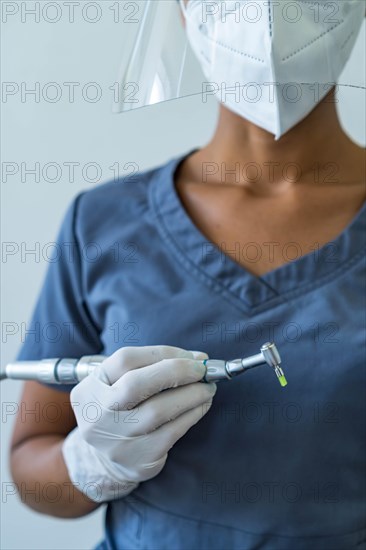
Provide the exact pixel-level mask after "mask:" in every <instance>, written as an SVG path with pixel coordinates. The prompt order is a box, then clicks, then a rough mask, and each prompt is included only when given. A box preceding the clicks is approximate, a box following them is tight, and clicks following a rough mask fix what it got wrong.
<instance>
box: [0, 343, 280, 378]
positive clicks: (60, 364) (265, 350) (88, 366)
mask: <svg viewBox="0 0 366 550" xmlns="http://www.w3.org/2000/svg"><path fill="white" fill-rule="evenodd" d="M105 359H106V356H104V355H91V356H84V357H82V358H81V359H69V358H65V359H59V358H58V359H43V360H41V361H17V362H15V363H10V364H9V365H7V366H6V369H5V376H4V378H11V379H15V380H36V381H38V382H43V383H46V384H65V385H66V384H77V383H78V382H81V380H83V379H84V378H85V377H86V376H88V375H89V374H90V373H91V372H92V371H93V369H94V368H95V367H96V366H98V365H100V364H101V363H102V362H103V361H104V360H105ZM203 363H204V365H205V366H206V374H205V376H204V378H203V379H202V382H219V381H221V380H231V379H232V378H234V377H235V376H238V375H239V374H242V373H244V372H246V371H247V370H250V369H252V368H254V367H258V366H261V365H266V364H267V365H270V366H271V367H272V368H273V370H274V372H275V373H276V375H277V378H278V379H279V380H280V381H281V378H282V379H284V375H283V371H282V369H281V368H280V366H279V365H280V363H281V358H280V355H279V353H278V350H277V348H276V346H275V344H274V343H273V342H267V343H266V344H264V345H263V346H262V347H261V349H260V353H258V354H256V355H252V356H250V357H246V358H244V359H234V360H232V361H224V360H220V359H205V360H204V361H203ZM281 385H285V384H282V383H281Z"/></svg>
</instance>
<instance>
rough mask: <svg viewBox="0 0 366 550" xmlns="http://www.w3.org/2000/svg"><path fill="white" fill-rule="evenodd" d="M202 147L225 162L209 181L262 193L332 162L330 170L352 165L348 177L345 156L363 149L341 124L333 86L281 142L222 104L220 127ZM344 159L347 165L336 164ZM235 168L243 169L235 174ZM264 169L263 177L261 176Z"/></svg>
mask: <svg viewBox="0 0 366 550" xmlns="http://www.w3.org/2000/svg"><path fill="white" fill-rule="evenodd" d="M202 151H204V156H205V158H207V159H208V158H209V159H210V161H211V162H212V161H214V163H215V164H217V165H219V166H220V167H221V169H220V170H218V171H217V173H216V175H213V176H212V178H211V179H208V180H207V181H208V182H210V183H232V184H239V185H245V186H246V187H253V188H255V191H256V192H258V193H262V192H264V193H267V192H269V188H271V193H273V192H276V193H277V192H281V191H284V190H286V189H288V188H289V186H291V185H294V184H295V183H299V182H307V183H309V182H311V181H312V180H313V181H314V178H315V172H314V170H321V169H322V167H323V169H324V167H327V170H328V174H329V173H330V171H331V168H330V165H329V163H331V164H333V165H334V169H335V171H337V173H338V174H339V171H341V172H345V173H347V170H348V177H349V164H350V163H349V162H348V161H347V160H346V159H348V157H349V156H350V157H352V158H354V155H355V153H357V154H360V152H361V150H360V149H359V148H358V147H357V146H356V145H355V144H354V143H353V142H352V141H351V140H349V139H348V137H347V136H346V134H345V133H344V132H343V130H342V128H341V126H340V123H339V120H338V115H337V110H336V99H335V94H334V89H333V90H332V91H331V92H330V93H329V94H328V95H327V96H326V97H325V98H324V99H323V100H322V101H321V102H320V103H319V104H318V105H317V106H316V108H315V109H314V110H313V111H312V112H311V113H310V114H309V115H308V116H307V117H306V118H305V119H304V120H303V121H302V122H300V123H299V124H297V125H296V126H295V127H294V128H292V129H291V130H290V131H288V132H287V133H286V134H285V135H284V136H282V137H281V138H280V139H279V140H277V141H275V139H274V136H273V134H270V133H269V132H267V131H266V130H263V129H262V128H260V127H258V126H255V125H254V124H252V123H251V122H249V121H247V120H245V119H243V118H242V117H240V116H239V115H237V114H235V113H233V112H232V111H230V110H229V109H227V108H226V107H225V106H224V105H222V104H221V105H220V116H219V121H218V125H217V128H216V132H215V134H214V136H213V138H212V140H211V141H210V143H209V144H208V145H207V146H206V147H205V148H204V150H202ZM342 159H343V160H342ZM343 161H344V162H343ZM340 162H343V164H342V166H339V164H337V163H340ZM238 163H239V164H240V169H239V167H238ZM316 165H318V166H316ZM337 166H338V169H337ZM223 167H225V168H223ZM236 167H237V168H238V173H237V174H236V175H235V176H234V175H233V174H231V175H230V171H233V170H235V171H236ZM223 170H225V173H226V177H225V178H224V177H223V173H224V172H223ZM212 173H214V170H212ZM260 173H261V174H262V177H258V174H260ZM318 175H319V174H318ZM238 176H239V177H238ZM274 183H276V186H275V188H274V186H273V184H274Z"/></svg>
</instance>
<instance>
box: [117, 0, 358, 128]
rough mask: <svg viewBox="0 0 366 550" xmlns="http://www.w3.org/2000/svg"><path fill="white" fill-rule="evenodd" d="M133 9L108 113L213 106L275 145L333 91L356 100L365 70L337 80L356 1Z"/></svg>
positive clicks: (349, 45) (157, 3)
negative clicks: (192, 100) (268, 135)
mask: <svg viewBox="0 0 366 550" xmlns="http://www.w3.org/2000/svg"><path fill="white" fill-rule="evenodd" d="M134 5H135V3H134ZM136 6H137V8H138V13H137V14H135V15H134V16H133V17H132V16H131V18H130V20H129V22H128V23H127V18H126V23H125V25H124V35H123V43H124V44H125V45H126V47H125V48H124V50H123V60H122V63H121V68H120V74H119V77H118V83H119V92H120V93H119V98H118V102H117V103H115V104H114V111H115V112H125V111H130V110H133V109H138V108H141V107H146V106H149V105H153V104H157V103H161V102H164V101H171V100H175V99H179V98H183V97H187V96H193V95H200V96H201V99H202V102H203V103H205V102H207V101H208V98H209V97H210V96H215V97H216V99H217V100H218V101H219V102H220V103H222V104H224V105H226V107H227V108H229V109H230V110H232V111H234V112H236V113H237V114H239V115H240V116H242V117H244V118H246V119H248V120H250V121H251V122H253V123H254V124H256V125H259V126H261V127H262V128H264V129H266V130H268V131H269V132H272V133H273V134H274V135H275V136H276V139H278V137H280V136H281V135H282V134H284V133H285V132H286V131H287V130H289V129H290V128H291V127H293V126H294V125H295V124H297V123H298V122H299V121H300V120H301V119H302V118H305V117H306V116H307V114H309V113H310V111H312V110H313V109H314V108H315V107H316V105H317V103H319V101H321V100H322V99H323V98H324V97H325V96H326V95H327V94H328V93H329V91H330V90H331V89H332V88H333V87H334V86H336V93H337V90H338V89H341V88H342V87H343V88H344V87H347V88H354V89H359V90H362V92H363V93H364V91H365V62H363V64H362V66H360V70H359V71H358V72H357V74H354V75H352V76H351V77H350V75H349V73H347V74H346V76H345V78H342V72H343V70H344V68H345V66H346V64H347V61H348V59H349V57H350V55H351V52H352V50H353V47H354V45H355V42H356V40H357V37H358V35H359V31H360V29H361V26H362V25H363V23H364V16H365V4H364V2H362V1H360V0H334V1H333V2H329V1H328V0H319V1H318V2H307V1H304V0H296V1H291V2H290V1H288V2H287V1H285V0H237V1H234V0H215V1H211V0H179V1H178V0H142V1H140V2H137V3H136ZM125 31H126V32H125Z"/></svg>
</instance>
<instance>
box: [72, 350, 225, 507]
mask: <svg viewBox="0 0 366 550" xmlns="http://www.w3.org/2000/svg"><path fill="white" fill-rule="evenodd" d="M207 357H208V356H207V355H206V354H205V353H201V352H191V351H186V350H183V349H180V348H175V347H171V346H144V347H125V348H121V349H119V350H118V351H116V352H115V353H114V354H113V355H111V356H110V357H108V358H107V359H106V360H105V361H103V363H102V364H101V365H100V366H98V367H97V368H96V369H95V370H94V371H93V372H92V374H90V375H89V376H87V377H86V378H85V379H84V380H83V381H82V382H80V383H79V384H78V385H77V386H75V388H73V389H72V391H71V394H70V397H71V405H72V408H73V410H74V413H75V416H76V420H77V427H76V428H75V429H74V430H73V431H72V432H70V434H69V435H68V436H67V437H66V439H65V441H64V443H63V447H62V453H63V457H64V461H65V463H66V466H67V469H68V472H69V476H70V479H71V481H72V482H73V484H74V485H75V486H76V487H77V488H78V489H79V490H80V491H81V492H83V493H85V494H86V495H87V496H88V497H89V498H90V499H92V500H94V501H96V502H105V501H108V500H114V499H116V498H121V497H123V496H126V495H128V494H129V493H130V492H131V491H133V490H134V489H135V488H136V487H137V486H138V485H139V483H140V482H141V481H146V480H148V479H151V478H153V477H155V476H156V475H157V474H158V473H159V472H160V471H161V470H162V469H163V467H164V465H165V462H166V460H167V456H168V451H169V449H171V447H172V446H173V445H174V444H175V443H176V441H178V439H180V438H181V437H182V436H183V435H184V434H185V433H186V432H187V431H188V430H189V428H191V427H192V426H193V425H194V424H196V422H198V421H199V420H200V419H201V418H202V417H203V416H204V415H205V414H206V412H207V411H208V410H209V408H210V406H211V403H212V398H213V395H214V393H215V392H216V384H214V383H210V384H207V383H202V382H199V381H200V380H201V379H202V378H203V376H204V374H205V371H206V367H205V366H204V365H203V364H202V362H200V361H202V360H203V359H207ZM194 359H195V360H194ZM199 360H200V361H199ZM163 390H165V391H163Z"/></svg>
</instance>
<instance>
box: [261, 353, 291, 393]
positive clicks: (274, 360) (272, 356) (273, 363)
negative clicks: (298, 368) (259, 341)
mask: <svg viewBox="0 0 366 550" xmlns="http://www.w3.org/2000/svg"><path fill="white" fill-rule="evenodd" d="M261 352H262V355H263V357H264V359H265V361H266V363H267V364H268V365H269V366H270V367H272V368H273V370H274V371H275V374H276V376H277V378H278V380H279V383H280V384H281V386H282V387H284V386H287V380H286V378H285V375H284V373H283V370H282V369H281V367H280V364H281V357H280V354H279V353H278V349H277V347H276V344H275V343H274V342H266V343H265V344H263V346H262V347H261Z"/></svg>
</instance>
